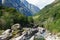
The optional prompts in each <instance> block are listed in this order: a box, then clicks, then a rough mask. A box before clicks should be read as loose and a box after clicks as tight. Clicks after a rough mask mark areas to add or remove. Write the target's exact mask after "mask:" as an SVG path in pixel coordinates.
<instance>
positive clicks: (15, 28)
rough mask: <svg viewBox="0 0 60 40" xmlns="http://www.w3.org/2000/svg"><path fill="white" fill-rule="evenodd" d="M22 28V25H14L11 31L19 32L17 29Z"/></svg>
mask: <svg viewBox="0 0 60 40" xmlns="http://www.w3.org/2000/svg"><path fill="white" fill-rule="evenodd" d="M20 28H21V27H20V24H14V25H12V27H11V29H12V30H17V29H20Z"/></svg>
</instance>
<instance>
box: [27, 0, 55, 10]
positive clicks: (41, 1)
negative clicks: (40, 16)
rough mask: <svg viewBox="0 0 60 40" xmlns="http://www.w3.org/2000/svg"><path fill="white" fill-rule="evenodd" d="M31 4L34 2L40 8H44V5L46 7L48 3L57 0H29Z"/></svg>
mask: <svg viewBox="0 0 60 40" xmlns="http://www.w3.org/2000/svg"><path fill="white" fill-rule="evenodd" d="M27 1H28V2H29V3H30V4H33V5H35V6H37V7H39V8H40V9H42V8H43V7H45V6H46V5H48V4H50V3H52V2H53V1H55V0H27Z"/></svg>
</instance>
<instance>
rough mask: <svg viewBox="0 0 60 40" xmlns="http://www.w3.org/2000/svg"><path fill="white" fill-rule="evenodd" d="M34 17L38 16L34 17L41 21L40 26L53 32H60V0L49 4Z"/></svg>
mask: <svg viewBox="0 0 60 40" xmlns="http://www.w3.org/2000/svg"><path fill="white" fill-rule="evenodd" d="M37 16H38V17H37ZM34 17H37V18H36V19H34V20H35V22H36V23H38V22H39V25H40V26H43V27H45V28H46V29H48V30H50V31H51V32H52V33H58V32H60V0H55V2H53V3H52V4H50V5H47V6H46V7H45V8H43V9H42V10H41V11H40V12H39V13H38V14H36V15H35V16H34Z"/></svg>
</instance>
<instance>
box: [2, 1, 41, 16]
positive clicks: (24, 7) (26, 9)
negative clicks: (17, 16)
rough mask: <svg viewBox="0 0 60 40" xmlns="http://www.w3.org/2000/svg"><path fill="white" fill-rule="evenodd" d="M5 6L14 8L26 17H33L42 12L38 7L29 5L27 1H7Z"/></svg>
mask: <svg viewBox="0 0 60 40" xmlns="http://www.w3.org/2000/svg"><path fill="white" fill-rule="evenodd" d="M3 5H4V6H8V7H14V8H16V9H17V10H18V11H19V12H22V13H23V14H24V15H26V16H32V15H34V14H35V13H37V12H39V11H40V9H39V8H38V7H36V6H34V5H32V4H29V3H28V2H27V1H26V0H5V1H4V4H3Z"/></svg>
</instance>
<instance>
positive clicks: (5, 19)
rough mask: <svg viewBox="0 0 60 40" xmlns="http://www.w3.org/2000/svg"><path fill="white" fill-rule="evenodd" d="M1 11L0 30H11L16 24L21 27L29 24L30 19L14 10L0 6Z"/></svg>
mask: <svg viewBox="0 0 60 40" xmlns="http://www.w3.org/2000/svg"><path fill="white" fill-rule="evenodd" d="M0 9H1V10H0V29H8V28H11V26H12V25H13V24H15V23H19V24H21V26H25V25H26V24H28V23H29V21H28V18H27V17H26V16H25V15H23V14H22V13H19V12H18V11H16V10H15V9H14V8H9V7H2V6H0ZM1 12H2V13H1Z"/></svg>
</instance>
